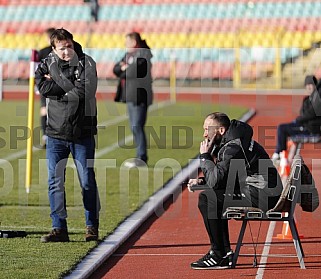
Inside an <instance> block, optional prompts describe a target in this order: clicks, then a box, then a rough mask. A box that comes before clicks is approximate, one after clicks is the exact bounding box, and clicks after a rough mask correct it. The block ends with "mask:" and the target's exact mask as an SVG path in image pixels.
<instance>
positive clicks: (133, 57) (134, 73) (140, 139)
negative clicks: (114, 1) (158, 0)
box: [113, 32, 153, 168]
mask: <svg viewBox="0 0 321 279" xmlns="http://www.w3.org/2000/svg"><path fill="white" fill-rule="evenodd" d="M125 39H126V40H125V45H126V48H127V52H126V54H125V55H124V57H123V58H122V59H121V60H120V61H119V62H118V63H116V64H115V66H114V68H113V72H114V74H115V75H116V76H117V77H118V78H119V83H118V86H117V92H116V96H115V101H116V102H123V103H126V104H127V112H128V115H129V121H130V127H131V131H132V133H133V136H134V142H135V145H136V158H135V159H134V160H133V161H127V162H126V163H125V164H124V166H126V167H128V168H132V167H136V166H138V167H139V166H145V165H146V164H147V160H148V156H147V141H146V135H145V130H144V126H145V123H146V119H147V110H148V107H149V106H150V105H151V104H152V102H153V90H152V75H151V67H152V64H151V58H152V53H151V51H150V48H149V46H148V45H147V43H146V41H145V40H142V39H141V36H140V34H139V33H137V32H132V33H129V34H127V35H126V36H125Z"/></svg>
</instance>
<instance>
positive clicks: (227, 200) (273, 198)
mask: <svg viewBox="0 0 321 279" xmlns="http://www.w3.org/2000/svg"><path fill="white" fill-rule="evenodd" d="M203 128H204V134H203V137H204V138H205V140H204V141H202V142H201V144H200V156H199V158H200V167H201V170H202V172H203V175H204V177H201V178H195V179H190V180H189V181H188V184H187V186H188V190H189V191H190V192H193V191H195V190H200V189H203V190H204V189H205V190H204V191H202V192H201V193H200V194H199V201H198V207H199V210H200V212H201V214H202V217H203V220H204V224H205V228H206V230H207V233H208V236H209V240H210V243H211V248H210V250H209V252H208V253H207V254H205V255H204V256H203V257H202V258H200V259H199V260H197V261H195V262H193V263H192V264H191V268H193V269H222V268H230V267H231V266H232V260H233V252H232V251H231V246H230V240H229V231H228V220H227V219H226V218H223V217H222V214H223V212H224V211H225V209H226V208H227V207H229V206H252V207H257V208H261V209H262V210H264V211H267V210H268V209H271V208H273V207H274V206H275V204H276V203H277V201H278V199H279V196H280V193H281V192H282V182H281V179H280V177H279V175H278V172H277V170H276V168H275V167H274V165H273V163H272V161H271V160H270V158H269V155H268V154H267V153H266V151H265V150H264V148H263V147H262V146H261V145H260V144H258V143H257V142H256V141H254V140H253V139H252V136H253V129H252V127H251V126H250V125H248V124H246V123H244V122H241V121H238V120H232V121H230V119H229V117H228V116H227V115H226V114H224V113H220V112H214V113H211V114H209V115H208V116H207V117H206V118H205V121H204V125H203Z"/></svg>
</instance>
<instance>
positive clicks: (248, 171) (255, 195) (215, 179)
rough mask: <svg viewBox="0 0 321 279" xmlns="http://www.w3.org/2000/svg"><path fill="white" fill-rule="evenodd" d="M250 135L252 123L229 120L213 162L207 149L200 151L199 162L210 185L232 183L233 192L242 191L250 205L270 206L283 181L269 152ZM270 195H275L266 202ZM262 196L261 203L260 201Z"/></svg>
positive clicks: (215, 186)
mask: <svg viewBox="0 0 321 279" xmlns="http://www.w3.org/2000/svg"><path fill="white" fill-rule="evenodd" d="M252 136H253V129H252V127H251V126H249V125H248V124H246V123H244V122H241V121H238V120H232V121H231V124H230V127H229V128H228V130H227V131H226V132H225V134H224V135H223V138H222V141H221V143H220V146H218V147H216V149H215V150H214V154H215V157H216V162H215V163H214V160H213V157H212V155H211V154H210V153H204V154H201V155H200V159H201V162H200V166H201V169H202V172H203V174H204V180H205V182H206V184H207V185H208V186H209V187H211V188H213V189H226V188H227V185H228V183H229V184H233V189H234V193H237V194H242V195H243V194H244V195H245V196H246V197H247V198H249V199H250V200H251V202H252V205H253V206H260V207H261V208H262V207H268V208H271V207H273V206H274V204H275V203H276V201H277V200H278V198H279V195H280V193H281V191H282V182H281V179H280V177H279V175H278V172H277V170H276V168H275V167H274V165H273V163H272V161H271V160H270V158H269V155H268V154H267V153H266V151H265V150H264V148H263V147H262V146H261V145H260V144H259V143H257V142H256V141H254V140H253V139H252ZM230 186H231V185H230ZM260 193H261V194H260ZM269 197H275V198H273V202H272V203H269V204H267V202H268V200H269ZM261 198H262V199H263V203H261V204H259V203H258V199H260V200H261ZM260 202H261V201H260ZM268 208H266V209H268Z"/></svg>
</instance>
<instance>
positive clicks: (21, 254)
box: [0, 101, 246, 278]
mask: <svg viewBox="0 0 321 279" xmlns="http://www.w3.org/2000/svg"><path fill="white" fill-rule="evenodd" d="M226 109H228V111H227V113H228V114H229V115H230V117H231V118H238V117H240V116H241V115H242V114H243V113H244V112H245V111H246V109H245V108H241V107H232V108H231V107H229V108H226ZM216 110H219V107H218V106H215V105H213V104H195V103H178V104H172V105H168V106H165V107H159V108H158V109H156V110H150V112H149V114H148V122H147V125H146V131H147V136H148V143H149V149H148V155H149V161H148V165H149V168H148V170H147V171H146V170H145V171H144V170H127V169H125V170H124V169H123V168H121V165H122V164H123V162H124V161H125V160H127V159H128V158H132V157H135V149H134V148H133V147H132V144H131V143H126V144H125V146H118V145H116V147H115V148H114V149H112V150H109V152H102V151H103V150H106V149H105V148H106V147H108V146H111V145H113V144H115V143H119V142H121V140H122V139H123V138H124V137H126V136H128V135H131V133H130V130H129V127H128V119H127V117H124V118H122V120H121V121H119V122H116V123H115V124H108V123H109V122H108V121H111V120H114V121H116V120H117V119H119V117H120V116H122V115H124V114H125V111H126V107H125V105H123V104H116V103H112V102H104V101H101V102H99V104H98V116H99V117H98V118H99V119H98V121H99V123H100V129H99V136H98V148H97V154H99V156H98V158H97V159H96V163H95V166H96V177H97V183H98V187H99V193H100V199H101V206H102V208H101V214H100V223H101V224H100V237H101V238H103V237H105V236H107V235H109V234H110V233H112V232H113V230H114V229H115V228H116V227H117V225H118V224H120V223H121V222H122V221H123V220H124V218H125V217H126V216H128V215H129V214H130V213H132V212H133V211H135V210H137V209H138V208H139V207H140V206H141V205H142V203H143V202H144V201H145V200H146V199H147V198H148V197H149V196H150V195H151V194H153V193H154V192H155V191H157V190H158V189H159V188H160V187H162V185H163V184H164V183H165V182H166V181H168V180H169V179H170V178H171V177H172V176H173V175H174V174H175V173H177V172H178V171H179V170H180V169H181V168H182V167H184V166H185V165H186V164H187V163H188V160H189V159H191V158H194V157H195V155H196V154H197V153H198V149H199V142H200V141H201V140H202V135H203V129H202V125H203V119H204V116H205V115H206V114H208V113H210V112H212V111H216ZM220 110H221V108H220ZM38 111H39V104H38V103H36V104H35V123H39V121H38ZM0 119H2V123H1V127H0V152H1V158H2V159H4V161H3V162H2V164H1V165H0V222H1V224H0V229H13V230H26V231H27V233H28V236H27V237H26V238H13V239H0V243H1V244H0V245H1V249H0V274H1V278H60V277H62V276H64V275H65V274H67V273H68V272H69V271H70V270H71V269H72V268H73V267H74V266H75V265H76V264H77V263H78V262H79V261H80V260H81V259H82V258H83V257H84V256H85V255H86V254H87V253H88V252H89V251H90V250H91V249H93V248H94V247H95V246H96V245H97V244H96V243H86V242H84V240H83V237H84V226H85V224H84V213H83V207H82V199H81V193H80V186H79V183H78V179H77V175H76V172H75V169H74V168H72V167H68V168H67V173H66V195H67V210H68V227H69V232H70V239H71V241H70V242H69V243H53V244H52V243H48V244H44V243H40V241H39V239H40V237H41V235H43V234H44V233H47V232H48V231H49V230H50V227H51V221H50V218H49V213H50V212H49V203H48V198H47V168H46V161H45V151H44V150H38V151H36V152H34V153H33V168H32V185H31V189H30V193H29V194H26V191H25V164H26V160H25V158H26V156H25V155H22V156H21V157H20V158H19V159H15V160H11V161H5V160H6V157H7V156H9V155H10V154H13V153H16V152H23V150H25V149H26V140H25V138H26V136H25V135H26V134H25V133H24V131H25V129H24V128H23V127H24V126H26V123H27V102H25V101H4V102H1V103H0ZM35 126H39V124H36V125H35ZM39 138H40V133H37V134H36V136H35V143H36V144H37V143H38V142H39ZM71 162H72V160H70V163H71ZM70 166H72V164H70Z"/></svg>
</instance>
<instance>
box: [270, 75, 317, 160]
mask: <svg viewBox="0 0 321 279" xmlns="http://www.w3.org/2000/svg"><path fill="white" fill-rule="evenodd" d="M304 85H305V88H306V92H307V93H309V96H306V97H305V98H304V99H303V103H302V107H301V110H300V115H299V116H298V117H297V118H296V119H295V120H294V121H292V122H290V123H283V124H280V125H279V126H278V130H277V145H276V149H275V152H274V153H273V155H272V161H273V162H274V163H276V164H277V162H278V161H279V160H280V154H281V152H282V151H284V150H286V149H287V140H288V137H291V136H297V135H302V136H305V135H306V136H308V135H311V134H320V133H321V131H320V126H321V115H320V114H318V113H317V112H316V109H317V106H319V102H320V92H319V91H318V90H317V79H316V77H315V76H306V78H305V82H304Z"/></svg>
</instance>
